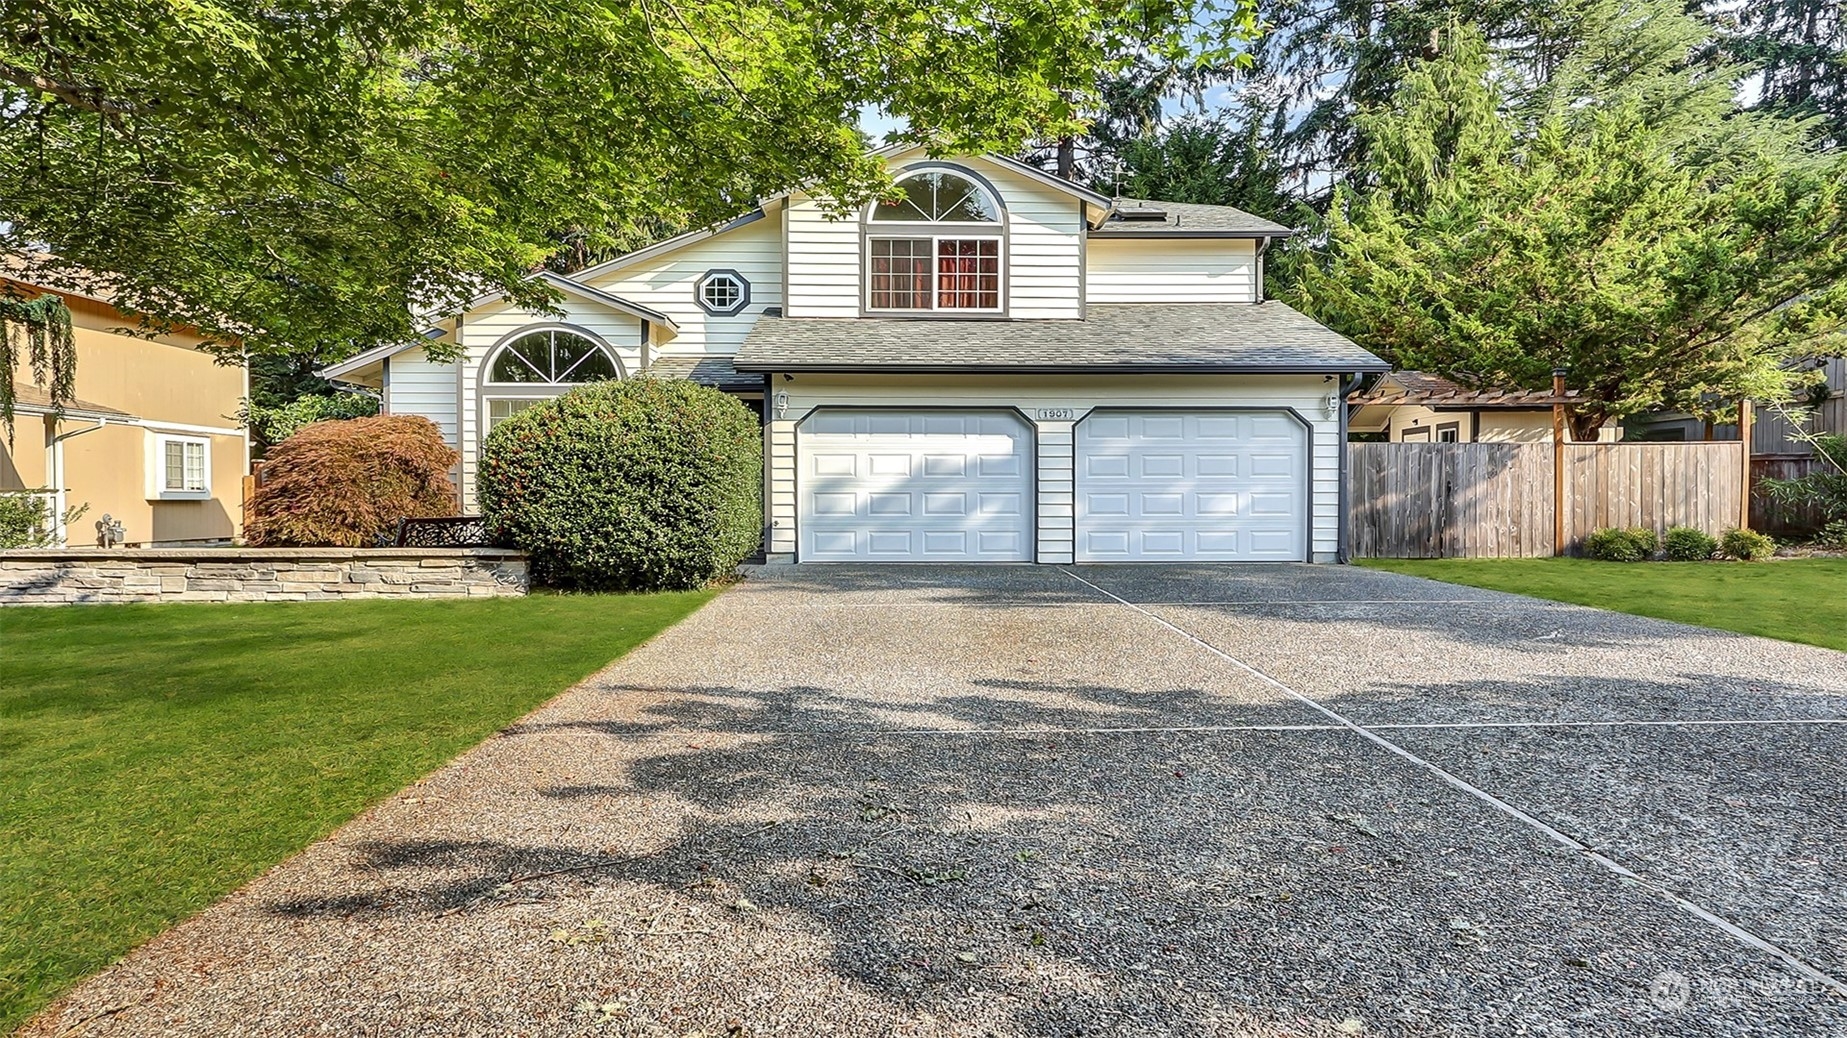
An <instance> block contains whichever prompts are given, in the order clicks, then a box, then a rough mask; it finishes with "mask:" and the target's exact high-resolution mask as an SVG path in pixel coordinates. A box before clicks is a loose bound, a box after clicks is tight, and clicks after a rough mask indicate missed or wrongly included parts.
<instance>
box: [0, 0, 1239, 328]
mask: <svg viewBox="0 0 1847 1038" xmlns="http://www.w3.org/2000/svg"><path fill="white" fill-rule="evenodd" d="M1240 18H1241V12H1240V9H1239V8H1237V7H1235V6H1234V7H1232V8H1230V9H1228V10H1226V11H1221V10H1219V9H1218V8H1217V7H1215V6H1214V4H1213V0H1105V2H1103V3H1093V2H1090V0H826V2H823V3H818V4H796V5H791V4H784V3H771V2H768V0H726V2H718V0H638V2H636V3H633V4H610V3H605V2H602V0H476V2H470V3H461V2H457V0H435V2H426V0H376V2H371V3H364V4H329V3H319V2H315V0H280V2H270V3H255V2H252V0H199V2H194V3H186V4H167V3H157V2H154V0H121V2H116V3H109V4H93V3H80V2H77V0H22V2H20V3H14V4H7V5H4V6H0V247H4V248H6V249H10V250H12V251H13V252H15V253H21V254H25V253H30V254H33V255H34V256H35V257H37V258H38V260H39V263H40V266H41V273H42V275H43V276H52V275H54V274H55V275H59V276H61V277H62V278H63V279H64V280H66V281H72V282H79V283H80V282H81V279H82V278H84V277H85V274H84V271H106V272H107V279H108V285H107V287H108V290H109V294H110V296H111V297H112V298H113V299H115V300H116V301H117V305H119V306H121V307H124V308H126V309H128V310H131V311H133V312H136V313H139V314H143V315H146V316H147V317H149V318H150V319H151V320H152V321H153V322H154V323H155V325H156V326H162V325H169V324H186V325H190V326H193V327H196V328H199V329H201V330H202V331H204V332H205V333H206V334H207V335H208V337H211V338H213V339H214V340H217V341H219V342H224V343H228V342H230V341H231V340H232V339H236V340H237V341H238V343H239V345H238V347H237V348H238V349H248V350H251V351H254V352H259V353H261V352H274V351H300V352H315V353H319V354H321V355H323V356H327V357H337V356H339V355H342V354H344V353H350V352H351V351H352V350H353V349H355V348H356V347H358V346H360V345H367V344H371V343H374V342H378V341H390V340H395V339H401V338H404V337H406V336H409V335H411V334H412V333H414V332H415V331H416V330H417V329H416V316H417V315H422V314H426V313H429V312H431V311H441V310H447V309H452V308H454V307H455V306H457V305H458V304H460V303H462V302H464V301H466V300H468V299H471V298H473V297H475V296H476V295H478V294H481V293H485V292H498V293H502V294H505V295H507V296H508V297H510V298H512V299H514V300H516V301H519V302H521V303H525V304H530V305H544V304H546V303H547V302H549V301H550V295H549V292H548V290H546V289H545V288H544V287H543V286H542V285H541V284H538V283H535V282H531V281H528V280H526V278H525V276H526V275H527V274H528V273H529V272H530V271H532V270H533V269H535V268H536V267H537V266H538V265H539V264H541V263H542V262H544V261H546V260H547V259H548V258H549V257H551V256H552V255H553V254H554V253H557V252H559V251H560V250H561V249H563V248H565V247H566V246H568V247H569V248H570V249H575V250H580V251H581V252H582V253H583V254H585V255H593V254H595V253H597V252H598V251H599V250H604V249H607V248H612V247H616V246H618V245H620V244H621V243H622V242H623V241H624V240H626V237H627V236H629V235H632V234H635V233H639V232H640V231H642V230H645V229H648V228H654V227H660V226H668V227H691V226H701V225H705V224H710V223H714V222H716V221H718V220H721V219H723V218H727V217H730V216H733V215H735V214H736V213H737V212H739V211H741V210H743V209H745V208H748V207H749V206H750V205H751V204H753V202H754V199H756V198H758V197H760V196H762V195H765V194H769V193H773V192H775V191H778V190H781V189H784V188H788V187H791V186H794V185H809V186H812V187H814V188H816V189H818V190H821V191H824V192H827V193H830V194H833V195H835V196H837V197H839V198H841V199H843V200H844V201H845V202H848V203H851V202H856V201H860V200H864V199H865V198H868V197H870V196H871V195H872V194H873V193H875V192H876V191H877V190H878V189H879V188H880V187H881V186H882V184H883V179H882V178H883V176H884V174H883V170H882V167H881V166H880V165H879V163H877V162H876V161H875V160H874V159H872V158H870V157H868V155H867V154H866V150H865V148H864V146H863V142H862V140H861V138H860V136H859V134H858V132H857V130H856V129H855V128H854V126H853V124H852V113H853V112H855V111H856V110H857V109H858V108H860V107H861V106H862V105H865V104H868V103H876V104H878V105H879V106H881V107H883V108H884V109H885V110H887V111H890V112H892V113H894V114H896V115H900V116H903V117H905V118H907V119H908V120H909V123H910V125H911V126H912V127H913V128H914V129H913V130H911V131H909V132H908V133H907V134H905V135H904V136H905V138H906V139H907V140H912V141H916V142H927V143H930V144H932V145H933V146H937V147H940V148H944V149H970V150H980V149H1001V150H1011V149H1013V148H1015V147H1017V146H1018V145H1019V144H1020V143H1021V142H1022V141H1023V140H1024V139H1026V138H1028V137H1031V136H1035V135H1039V134H1043V133H1047V132H1050V133H1054V134H1058V133H1072V132H1076V131H1078V130H1079V129H1081V119H1080V116H1079V112H1080V110H1081V109H1082V108H1083V107H1084V106H1085V104H1086V99H1087V98H1089V97H1090V96H1091V94H1092V93H1093V91H1094V89H1095V84H1096V82H1097V81H1098V79H1099V77H1100V76H1103V75H1106V74H1107V73H1108V72H1109V71H1110V70H1111V69H1113V68H1116V67H1118V66H1119V65H1120V64H1121V63H1122V62H1124V61H1127V60H1129V53H1128V49H1129V47H1130V45H1131V42H1132V43H1133V46H1134V47H1136V48H1141V49H1147V48H1148V47H1150V46H1152V47H1153V48H1155V49H1156V50H1162V51H1172V50H1176V49H1179V48H1182V47H1184V46H1185V45H1186V44H1188V43H1189V42H1190V41H1191V40H1192V39H1193V38H1194V35H1195V34H1197V33H1199V32H1200V28H1199V24H1198V23H1199V22H1200V21H1201V20H1204V21H1206V22H1208V23H1210V24H1211V25H1214V26H1225V27H1228V28H1227V29H1226V31H1228V32H1233V33H1235V32H1238V31H1241V27H1242V26H1243V24H1244V23H1243V22H1242V21H1241V20H1240ZM47 253H48V255H47ZM439 348H440V347H439Z"/></svg>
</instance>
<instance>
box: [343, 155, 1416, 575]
mask: <svg viewBox="0 0 1847 1038" xmlns="http://www.w3.org/2000/svg"><path fill="white" fill-rule="evenodd" d="M879 154H881V155H882V157H884V158H885V160H886V161H888V162H889V163H890V164H891V165H892V167H893V173H894V177H895V178H896V180H897V188H898V191H897V194H896V195H895V196H894V197H893V198H892V199H890V200H887V201H882V202H877V203H874V204H872V205H868V206H866V207H864V208H863V209H861V210H860V211H859V212H857V213H855V214H853V215H851V216H849V217H846V218H839V217H837V216H830V215H829V212H828V207H826V206H825V205H824V204H823V200H821V199H818V198H815V197H812V196H810V195H808V194H805V193H803V192H800V191H796V192H791V193H788V194H785V195H781V196H778V197H775V198H770V199H766V200H764V201H763V202H762V203H761V204H759V206H758V207H757V208H755V209H753V210H752V211H750V212H749V213H746V214H744V215H743V216H740V217H738V218H736V219H734V220H731V221H730V222H728V223H725V224H722V225H719V226H717V227H713V228H709V229H704V230H699V231H694V232H691V233H688V234H682V235H680V236H678V237H675V238H671V239H668V240H666V241H662V242H660V243H658V244H655V245H652V246H649V247H647V248H644V249H641V250H639V251H636V252H633V253H629V254H628V255H624V256H621V257H619V258H616V259H613V260H610V261H609V262H606V263H603V264H600V265H597V266H594V267H590V268H588V269H586V270H583V271H581V272H579V273H577V274H575V275H573V276H571V277H569V278H565V277H559V276H556V275H551V274H542V275H539V276H540V277H544V278H546V279H547V281H548V282H549V283H550V284H552V285H553V286H554V287H555V288H556V289H557V290H558V292H559V294H560V295H561V297H562V299H561V301H560V302H559V303H558V304H557V306H558V308H559V309H560V310H561V311H562V313H561V314H556V315H548V314H544V313H539V312H534V311H529V310H525V309H521V308H519V307H516V306H513V305H511V304H509V303H507V302H506V301H504V300H501V299H499V298H496V297H483V298H481V299H478V300H475V301H474V302H473V303H472V304H471V305H470V306H468V307H467V308H465V310H464V311H463V312H462V313H460V314H457V315H455V316H454V317H452V318H450V319H448V320H444V321H442V322H440V323H438V324H436V326H435V327H434V328H432V329H431V330H430V332H429V335H430V336H432V337H433V340H440V341H442V342H444V343H446V344H448V345H451V346H455V347H459V348H460V350H461V353H462V359H461V360H460V361H458V362H451V363H436V362H434V361H432V360H431V358H430V357H429V355H428V353H427V352H426V351H425V349H424V346H425V345H426V344H427V343H407V344H396V345H389V346H384V347H379V348H376V349H373V350H370V351H368V352H366V353H362V354H360V355H358V356H355V357H353V358H351V359H349V360H347V361H345V362H343V363H340V364H336V365H333V366H331V367H329V368H327V369H325V370H324V371H323V374H324V375H326V376H327V377H329V378H335V379H340V380H344V381H347V382H351V383H357V384H359V385H363V386H370V387H374V388H376V389H377V390H379V391H380V393H381V394H382V397H383V402H384V404H383V406H384V409H385V410H386V411H387V412H390V413H400V414H420V415H424V416H426V417H428V418H430V419H431V420H432V421H434V422H435V423H436V424H437V425H438V426H439V427H441V429H442V430H443V433H444V435H445V436H446V437H448V438H449V442H450V443H452V444H453V445H455V446H456V448H457V449H458V450H459V451H460V453H461V455H462V463H461V472H460V477H461V478H460V493H461V497H462V501H461V502H460V504H461V506H462V507H463V508H464V509H465V510H471V506H472V495H473V493H474V489H475V465H476V459H477V458H478V456H479V447H480V443H481V441H482V438H483V437H484V436H485V435H486V434H487V433H488V431H489V430H491V429H492V428H493V427H494V425H495V423H497V422H499V421H502V420H504V419H505V418H506V417H507V416H508V415H511V414H513V413H515V412H517V411H518V410H519V409H520V408H522V407H525V406H528V405H529V404H530V403H531V402H532V401H534V400H538V399H543V398H546V397H549V396H554V395H556V394H558V393H561V392H564V391H565V390H567V389H569V388H570V387H571V386H572V385H573V384H577V383H581V382H585V381H592V380H595V379H606V378H630V377H634V376H636V375H638V374H644V373H645V374H651V375H654V376H660V377H669V378H690V379H694V380H696V381H699V382H704V383H707V384H709V385H713V386H716V387H718V388H720V389H722V390H724V391H726V392H730V393H734V394H736V395H737V396H738V397H740V398H741V399H744V400H745V401H747V402H749V403H750V404H751V406H753V407H755V408H757V409H759V410H760V413H761V414H762V415H763V420H764V437H765V448H766V450H765V455H766V462H767V464H766V475H765V480H766V487H765V510H766V514H765V518H764V529H765V550H766V553H767V555H768V557H769V558H770V559H771V560H772V561H800V562H820V561H828V562H880V561H890V562H913V561H943V562H956V561H978V562H1041V563H1068V562H1073V561H1076V562H1135V561H1180V560H1199V561H1237V560H1299V561H1310V560H1312V561H1333V560H1335V559H1336V558H1337V557H1338V556H1339V554H1340V552H1341V547H1342V523H1343V514H1344V502H1343V500H1342V495H1343V489H1342V488H1343V486H1344V481H1343V479H1342V466H1343V464H1344V460H1345V449H1344V444H1345V439H1346V437H1345V430H1344V428H1343V421H1344V418H1345V408H1344V407H1342V405H1341V401H1342V398H1343V396H1344V393H1345V390H1346V388H1347V386H1348V385H1349V380H1351V379H1352V378H1354V377H1356V376H1357V374H1358V373H1361V372H1372V371H1382V370H1384V369H1385V367H1386V365H1385V364H1384V362H1382V361H1380V360H1379V359H1378V358H1377V357H1374V356H1372V355H1371V354H1369V353H1367V352H1366V351H1364V350H1362V349H1360V348H1358V347H1357V346H1355V345H1354V344H1353V343H1352V342H1351V341H1349V340H1347V339H1345V338H1343V337H1341V336H1339V335H1337V334H1335V333H1333V332H1331V331H1329V330H1328V329H1326V328H1324V327H1322V326H1321V325H1319V324H1317V323H1315V322H1314V321H1312V320H1310V319H1309V318H1307V317H1305V316H1303V315H1302V314H1300V313H1298V312H1296V311H1295V310H1292V309H1290V308H1289V307H1287V306H1285V305H1283V304H1282V303H1278V302H1268V301H1264V299H1263V265H1264V254H1265V252H1266V251H1267V250H1268V249H1269V248H1270V246H1271V245H1272V244H1274V243H1275V242H1276V241H1278V240H1280V239H1282V238H1284V237H1286V236H1287V235H1289V234H1290V230H1289V229H1288V228H1286V227H1283V226H1281V225H1278V224H1275V223H1271V222H1269V221H1267V220H1262V219H1258V218H1257V217H1254V216H1251V215H1250V214H1248V213H1243V212H1240V211H1238V210H1236V209H1230V208H1226V207H1222V206H1203V205H1182V204H1171V203H1161V202H1144V201H1138V200H1129V199H1121V198H1111V197H1109V196H1107V195H1103V194H1099V193H1097V192H1095V191H1091V190H1089V189H1087V188H1084V187H1081V186H1079V185H1077V184H1074V183H1071V182H1069V181H1065V180H1061V179H1059V178H1057V177H1054V176H1051V175H1049V174H1047V173H1045V172H1042V171H1041V170H1039V169H1037V168H1035V167H1032V166H1028V165H1026V164H1023V163H1020V162H1017V161H1015V160H1012V159H1009V158H1005V157H1001V156H997V155H982V156H970V157H964V158H958V159H954V160H944V159H937V158H931V157H929V156H927V155H926V154H925V153H924V152H923V151H922V150H921V149H917V148H891V149H885V150H883V151H881V152H880V153H879Z"/></svg>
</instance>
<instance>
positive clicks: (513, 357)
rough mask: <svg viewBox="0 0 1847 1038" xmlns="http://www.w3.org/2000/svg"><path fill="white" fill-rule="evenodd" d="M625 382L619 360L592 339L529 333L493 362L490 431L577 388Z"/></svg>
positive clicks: (488, 386)
mask: <svg viewBox="0 0 1847 1038" xmlns="http://www.w3.org/2000/svg"><path fill="white" fill-rule="evenodd" d="M621 377H622V369H621V367H620V366H619V365H618V364H617V363H616V358H615V357H614V356H613V355H612V354H611V353H610V352H609V351H608V350H607V349H605V348H604V347H603V345H602V344H601V343H599V342H596V341H595V340H593V339H591V338H590V337H589V336H587V335H582V334H580V333H578V332H574V331H571V330H569V329H566V328H544V329H540V330H538V331H532V332H527V333H526V334H524V335H521V336H519V337H518V338H516V339H513V340H511V341H509V342H507V343H506V344H504V345H502V346H501V347H500V349H498V350H496V351H494V354H493V356H491V357H489V358H488V362H487V368H486V371H485V372H484V373H483V376H482V382H483V383H484V384H483V386H482V388H481V400H482V409H483V418H484V419H485V424H486V427H487V430H488V431H489V432H491V431H493V428H494V426H496V425H499V424H500V423H501V422H503V421H505V420H507V419H508V418H511V417H513V416H514V415H515V414H518V413H519V412H520V411H523V410H525V409H526V408H528V407H531V406H532V405H533V404H536V403H538V402H539V401H541V400H549V399H551V398H552V397H555V396H558V395H560V394H562V393H564V392H565V391H566V390H568V389H570V388H571V387H572V386H575V385H581V384H583V383H586V382H603V381H607V380H609V379H618V378H621Z"/></svg>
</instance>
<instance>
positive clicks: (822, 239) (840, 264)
mask: <svg viewBox="0 0 1847 1038" xmlns="http://www.w3.org/2000/svg"><path fill="white" fill-rule="evenodd" d="M921 161H922V160H921V159H920V158H917V157H912V158H908V159H905V160H903V161H901V162H900V163H899V165H916V164H919V163H920V162H921ZM954 164H955V165H960V166H965V167H967V168H968V169H971V170H973V171H974V172H976V173H978V174H980V175H981V176H982V177H984V178H986V179H987V180H988V182H989V183H991V184H993V185H994V188H995V190H996V191H997V192H999V194H1000V196H1001V199H1000V201H1001V205H1002V206H1003V207H1004V208H1005V209H1006V211H1007V224H1006V242H1007V262H1006V278H1007V298H1008V314H1009V316H1012V317H1052V318H1061V317H1062V318H1076V317H1080V316H1082V306H1083V303H1082V273H1083V253H1084V242H1083V234H1084V217H1083V208H1082V203H1081V202H1079V201H1078V199H1076V198H1075V197H1073V196H1071V195H1068V194H1066V193H1064V192H1062V191H1059V190H1057V189H1056V188H1053V187H1048V186H1046V185H1044V184H1041V183H1039V182H1038V181H1036V180H1033V179H1031V178H1029V177H1024V176H1021V175H1020V174H1018V173H1015V172H1013V171H1012V170H1009V169H1007V168H1005V167H1002V166H998V165H995V164H993V163H990V162H987V161H985V160H982V159H978V158H967V159H958V160H956V161H955V162H954ZM860 228H861V221H860V214H858V213H855V214H853V215H851V216H848V217H845V218H841V219H830V218H829V217H828V216H827V215H826V213H825V212H824V211H823V208H822V205H821V203H820V202H819V201H817V200H816V199H814V198H812V197H808V196H803V195H796V196H794V197H793V198H791V199H790V202H789V209H788V258H789V271H788V283H789V298H788V301H787V302H788V315H789V316H790V317H858V316H859V315H860V302H861V298H860V274H861V259H860Z"/></svg>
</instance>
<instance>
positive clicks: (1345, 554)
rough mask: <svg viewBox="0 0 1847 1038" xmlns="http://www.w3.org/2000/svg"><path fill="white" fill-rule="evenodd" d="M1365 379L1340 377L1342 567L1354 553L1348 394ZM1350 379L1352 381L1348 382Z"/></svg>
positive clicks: (1337, 553)
mask: <svg viewBox="0 0 1847 1038" xmlns="http://www.w3.org/2000/svg"><path fill="white" fill-rule="evenodd" d="M1364 377H1365V376H1364V375H1363V374H1361V373H1358V372H1355V373H1354V374H1352V375H1342V376H1340V381H1339V383H1338V385H1339V386H1340V433H1339V436H1340V485H1339V486H1338V487H1337V488H1335V497H1334V500H1335V507H1336V508H1337V509H1338V510H1339V513H1340V514H1339V516H1338V517H1337V519H1336V523H1335V530H1336V533H1335V536H1336V537H1338V538H1339V547H1338V550H1336V551H1335V553H1334V561H1335V562H1337V563H1339V564H1340V565H1342V566H1344V565H1346V564H1348V563H1350V562H1352V561H1353V551H1352V549H1351V548H1350V547H1348V544H1347V539H1348V536H1349V530H1348V519H1347V508H1348V506H1349V504H1350V502H1349V501H1348V500H1347V453H1348V449H1347V418H1348V415H1349V413H1350V411H1351V409H1350V408H1349V407H1348V406H1347V394H1348V393H1351V392H1352V391H1353V387H1355V386H1357V385H1359V384H1360V379H1362V378H1364ZM1349 379H1351V380H1352V381H1348V380H1349Z"/></svg>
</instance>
